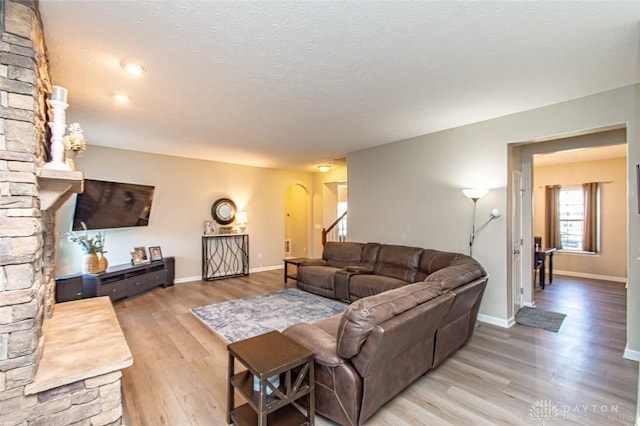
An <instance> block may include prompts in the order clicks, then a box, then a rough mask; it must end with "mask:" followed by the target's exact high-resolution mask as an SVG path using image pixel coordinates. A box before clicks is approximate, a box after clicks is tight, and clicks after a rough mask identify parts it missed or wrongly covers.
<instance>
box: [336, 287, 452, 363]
mask: <svg viewBox="0 0 640 426" xmlns="http://www.w3.org/2000/svg"><path fill="white" fill-rule="evenodd" d="M439 294H440V293H439V292H438V291H437V290H436V289H434V288H430V287H428V286H425V285H424V284H423V283H416V284H409V285H405V286H403V287H400V288H396V289H393V290H389V291H386V292H384V293H380V294H376V295H375V296H370V297H366V298H364V299H360V300H358V301H357V302H353V303H352V304H351V305H350V306H349V307H348V308H347V310H346V311H345V313H344V314H343V315H342V318H341V319H340V325H339V327H338V332H337V336H336V337H337V339H338V340H337V350H338V355H339V356H341V357H343V358H349V359H350V358H352V357H354V356H356V355H357V354H358V353H359V352H360V348H361V347H362V345H363V344H364V342H365V341H366V340H367V337H368V336H369V333H371V330H373V328H374V327H376V326H377V325H378V324H381V323H383V322H385V321H387V320H388V319H390V318H392V317H394V316H395V315H399V314H401V313H403V312H405V311H407V310H409V309H412V308H413V307H415V306H417V305H419V304H421V303H424V302H426V301H429V300H431V299H433V298H435V297H438V296H439Z"/></svg>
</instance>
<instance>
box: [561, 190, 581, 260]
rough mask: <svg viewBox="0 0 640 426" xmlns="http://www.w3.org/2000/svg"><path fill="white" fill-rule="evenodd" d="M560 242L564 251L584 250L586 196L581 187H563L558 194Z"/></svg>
mask: <svg viewBox="0 0 640 426" xmlns="http://www.w3.org/2000/svg"><path fill="white" fill-rule="evenodd" d="M558 216H559V219H560V241H561V242H562V249H563V250H583V248H582V247H583V244H582V242H583V237H584V196H583V194H582V188H580V187H571V188H567V187H562V188H560V192H559V194H558Z"/></svg>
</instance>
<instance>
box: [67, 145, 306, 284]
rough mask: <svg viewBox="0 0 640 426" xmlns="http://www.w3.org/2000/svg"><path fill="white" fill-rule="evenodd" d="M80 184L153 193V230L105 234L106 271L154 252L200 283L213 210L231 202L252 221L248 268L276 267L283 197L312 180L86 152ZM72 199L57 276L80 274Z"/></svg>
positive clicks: (79, 161)
mask: <svg viewBox="0 0 640 426" xmlns="http://www.w3.org/2000/svg"><path fill="white" fill-rule="evenodd" d="M76 163H77V168H78V170H81V171H83V172H84V175H85V178H88V179H101V180H110V181H117V182H130V183H137V184H145V185H154V186H155V195H154V200H153V206H152V209H151V217H150V224H149V226H148V227H142V228H126V229H116V230H109V231H107V240H106V241H107V242H106V247H107V250H108V253H107V257H108V259H109V261H110V263H111V264H112V265H113V264H120V263H126V262H128V261H129V258H130V251H131V247H133V246H138V245H144V246H147V247H148V246H152V245H159V246H161V247H162V252H163V254H164V255H165V256H174V257H175V258H176V278H177V279H182V280H188V279H194V278H195V279H197V278H199V277H200V276H201V257H202V255H201V235H202V233H203V222H204V221H205V220H211V212H210V210H211V205H212V204H213V202H214V201H215V200H216V199H217V198H220V197H229V198H231V199H232V200H233V201H234V202H235V203H236V205H237V207H238V209H239V210H246V211H247V214H248V216H249V224H248V226H247V233H249V235H250V244H249V252H250V253H249V254H250V268H251V269H253V270H255V269H257V268H269V267H281V266H282V257H283V251H284V250H283V242H284V217H285V194H286V191H287V188H288V187H289V186H291V185H294V184H299V185H302V186H304V187H306V188H311V187H312V182H313V178H312V174H311V173H302V172H291V171H284V170H275V169H265V168H257V167H246V166H238V165H233V164H225V163H217V162H212V161H202V160H193V159H187V158H179V157H170V156H164V155H157V154H147V153H141V152H135V151H126V150H119V149H110V148H104V147H99V146H90V147H89V148H88V150H87V151H86V153H85V155H84V156H83V157H80V158H78V159H77V162H76ZM74 202H75V197H72V199H71V200H70V201H69V202H67V203H66V204H65V205H64V206H63V208H62V209H61V210H60V211H59V213H58V217H57V226H58V229H57V230H56V231H57V235H58V259H57V268H56V274H57V275H64V274H69V273H75V272H78V271H79V270H80V262H81V251H80V249H79V248H78V247H77V246H76V245H75V244H73V243H69V242H68V241H66V239H65V238H64V234H65V232H66V231H68V230H69V229H70V226H71V220H72V215H73V206H74Z"/></svg>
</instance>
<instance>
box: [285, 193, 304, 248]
mask: <svg viewBox="0 0 640 426" xmlns="http://www.w3.org/2000/svg"><path fill="white" fill-rule="evenodd" d="M309 203H310V201H309V192H308V191H307V189H306V188H304V187H303V186H302V185H291V186H290V187H289V188H287V193H286V196H285V217H284V221H285V235H284V237H285V239H288V240H290V241H291V246H290V250H291V251H290V253H289V254H288V255H289V256H291V257H307V253H308V251H309V238H308V237H309V223H310V222H309Z"/></svg>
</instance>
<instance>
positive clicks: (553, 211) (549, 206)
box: [544, 185, 562, 249]
mask: <svg viewBox="0 0 640 426" xmlns="http://www.w3.org/2000/svg"><path fill="white" fill-rule="evenodd" d="M559 196H560V185H548V186H546V187H545V188H544V205H545V223H546V225H547V227H546V229H545V239H546V240H547V244H546V247H547V248H557V249H561V248H562V241H560V218H559V216H558V200H559Z"/></svg>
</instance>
